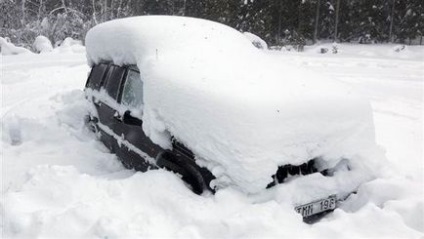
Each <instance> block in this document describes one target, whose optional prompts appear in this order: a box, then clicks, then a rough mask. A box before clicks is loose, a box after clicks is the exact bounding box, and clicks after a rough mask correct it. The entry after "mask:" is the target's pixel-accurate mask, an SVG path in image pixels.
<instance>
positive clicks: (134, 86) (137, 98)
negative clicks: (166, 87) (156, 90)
mask: <svg viewBox="0 0 424 239" xmlns="http://www.w3.org/2000/svg"><path fill="white" fill-rule="evenodd" d="M121 104H122V105H124V106H126V107H128V108H129V109H136V110H142V109H143V81H142V80H141V77H140V73H138V72H137V71H134V70H131V69H130V70H128V74H127V78H126V80H125V83H124V88H123V91H122V98H121Z"/></svg>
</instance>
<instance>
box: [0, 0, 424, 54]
mask: <svg viewBox="0 0 424 239" xmlns="http://www.w3.org/2000/svg"><path fill="white" fill-rule="evenodd" d="M0 1H1V2H0V10H1V14H0V36H2V37H8V38H10V39H11V41H12V42H15V43H18V44H20V45H24V46H25V45H26V46H28V45H31V44H32V42H33V41H34V39H35V37H36V36H38V35H44V36H46V37H48V38H49V39H50V40H51V41H52V42H53V43H55V42H60V41H61V40H63V39H65V38H66V37H72V38H74V39H80V40H83V39H84V37H85V34H86V32H87V31H88V30H89V29H90V28H91V27H93V26H94V25H96V24H99V23H101V22H104V21H108V20H111V19H116V18H122V17H128V16H139V15H158V14H159V15H179V16H191V17H198V18H205V19H210V20H213V21H218V22H221V23H224V24H226V25H229V26H231V27H233V28H236V29H238V30H240V31H248V32H251V33H254V34H256V35H258V36H260V37H261V38H263V39H264V40H266V41H267V42H268V43H269V44H271V45H286V44H292V45H305V44H311V43H314V42H317V41H319V40H332V41H337V42H351V41H358V42H360V43H374V42H375V43H381V42H396V43H407V44H422V43H423V42H422V41H423V40H422V38H423V34H424V1H423V0H0Z"/></svg>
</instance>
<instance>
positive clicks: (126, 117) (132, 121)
mask: <svg viewBox="0 0 424 239" xmlns="http://www.w3.org/2000/svg"><path fill="white" fill-rule="evenodd" d="M115 119H116V120H118V121H120V122H122V123H124V124H127V125H135V126H141V125H142V124H143V121H142V120H141V119H139V118H137V117H134V116H132V115H131V111H129V110H127V111H125V113H124V114H123V115H120V114H119V113H118V112H116V113H115Z"/></svg>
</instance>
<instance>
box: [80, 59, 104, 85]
mask: <svg viewBox="0 0 424 239" xmlns="http://www.w3.org/2000/svg"><path fill="white" fill-rule="evenodd" d="M106 70H107V65H106V64H99V65H95V66H94V67H93V68H92V69H91V73H90V76H89V77H88V81H87V84H86V85H85V86H86V87H88V88H91V89H93V90H99V89H100V86H101V85H102V81H103V78H104V75H105V73H106Z"/></svg>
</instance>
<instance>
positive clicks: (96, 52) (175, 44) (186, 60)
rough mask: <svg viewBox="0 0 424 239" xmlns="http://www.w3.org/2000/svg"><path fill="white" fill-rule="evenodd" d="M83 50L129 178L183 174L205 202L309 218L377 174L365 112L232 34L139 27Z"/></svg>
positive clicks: (102, 30) (101, 132)
mask: <svg viewBox="0 0 424 239" xmlns="http://www.w3.org/2000/svg"><path fill="white" fill-rule="evenodd" d="M85 43H86V49H87V59H88V62H89V65H90V66H91V68H92V69H91V73H90V75H89V77H88V80H87V83H86V86H85V94H86V98H87V99H88V101H89V102H90V106H91V109H90V112H89V115H88V116H87V124H88V125H89V127H90V128H91V129H92V130H93V131H95V132H97V135H98V136H99V138H100V140H101V141H102V142H103V143H104V144H105V145H106V147H107V148H108V149H109V150H110V151H111V152H113V153H115V154H116V155H117V157H118V158H119V159H120V160H121V161H122V163H123V165H124V166H125V167H127V168H132V169H135V170H139V171H146V170H149V169H158V168H164V169H166V170H169V171H172V172H175V173H176V174H178V175H180V176H181V178H182V180H184V181H185V182H186V184H187V185H189V187H190V188H191V189H192V190H193V192H195V193H197V194H201V193H203V192H204V191H211V192H214V191H215V190H218V189H220V188H224V187H228V186H232V187H236V188H238V189H239V190H241V191H243V192H245V193H247V194H257V193H260V192H262V191H264V190H265V189H267V188H268V190H275V191H276V193H279V194H284V199H285V200H287V201H288V202H289V203H292V204H293V206H294V208H295V210H296V211H298V212H299V213H300V214H302V216H303V217H304V218H312V217H315V216H317V215H322V214H323V213H326V212H329V211H331V210H334V208H336V206H337V203H338V202H339V201H340V200H342V199H344V198H346V197H347V196H348V195H349V194H350V193H352V192H354V191H355V190H356V189H357V188H358V187H359V186H360V185H361V184H362V183H364V182H366V181H368V180H370V179H372V178H373V177H374V176H373V175H374V173H373V172H374V171H373V169H375V168H376V167H379V159H381V157H382V155H381V151H380V150H379V148H378V147H377V145H376V143H375V137H374V126H373V118H372V111H371V108H370V104H369V102H368V101H366V100H363V99H361V98H360V97H358V96H356V95H355V94H353V93H352V90H351V89H349V88H347V87H346V86H344V85H342V83H340V82H338V81H336V80H333V79H328V77H323V76H320V75H318V74H315V73H312V72H308V71H306V70H305V69H304V68H300V67H298V66H295V65H293V64H287V63H285V64H283V63H282V62H279V60H278V58H277V57H275V55H271V54H269V53H267V52H264V51H260V50H258V49H256V48H255V47H254V46H253V45H252V43H251V42H250V41H249V40H248V39H247V38H246V37H245V36H244V35H243V34H241V33H240V32H238V31H236V30H234V29H232V28H230V27H227V26H224V25H221V24H219V23H215V22H211V21H207V20H201V19H194V18H187V17H171V16H144V17H134V18H126V19H120V20H114V21H110V22H106V23H102V24H100V25H97V26H96V27H94V28H92V29H91V30H90V31H89V32H88V34H87V37H86V42H85ZM276 185H277V186H276Z"/></svg>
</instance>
